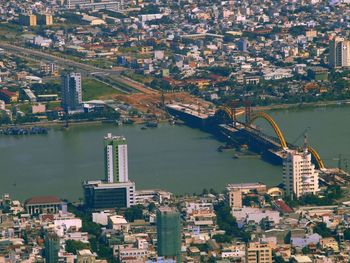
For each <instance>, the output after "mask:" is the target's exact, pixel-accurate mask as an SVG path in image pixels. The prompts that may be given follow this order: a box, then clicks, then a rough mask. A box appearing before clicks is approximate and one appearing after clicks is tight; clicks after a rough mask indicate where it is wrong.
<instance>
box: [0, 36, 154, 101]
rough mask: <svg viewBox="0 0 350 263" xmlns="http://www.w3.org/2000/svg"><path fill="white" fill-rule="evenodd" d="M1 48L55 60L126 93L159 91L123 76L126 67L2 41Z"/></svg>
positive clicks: (32, 57) (44, 59) (35, 59)
mask: <svg viewBox="0 0 350 263" xmlns="http://www.w3.org/2000/svg"><path fill="white" fill-rule="evenodd" d="M0 48H2V49H4V50H5V51H7V52H9V53H12V54H14V55H17V56H20V57H23V58H27V59H29V60H32V61H36V62H40V61H47V62H54V63H55V64H57V65H58V66H60V67H62V68H69V67H70V68H73V69H76V70H78V71H79V72H81V73H82V74H83V75H86V76H93V77H95V78H96V79H98V80H99V81H101V82H104V83H106V84H109V85H110V86H111V87H113V88H115V89H117V90H119V91H123V92H124V93H126V94H130V93H135V92H141V93H146V94H154V93H157V91H155V90H153V89H151V88H149V87H146V86H145V85H143V84H142V83H138V82H136V81H134V80H131V79H128V78H125V77H123V76H121V72H122V71H123V70H126V68H122V67H120V68H117V69H102V68H98V67H95V66H92V65H89V64H84V63H81V62H77V61H74V60H71V59H67V58H63V57H59V56H56V55H52V54H48V53H46V52H42V51H38V50H35V49H30V48H24V47H20V46H16V45H11V44H8V43H5V42H0Z"/></svg>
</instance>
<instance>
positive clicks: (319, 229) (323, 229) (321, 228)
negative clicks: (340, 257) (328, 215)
mask: <svg viewBox="0 0 350 263" xmlns="http://www.w3.org/2000/svg"><path fill="white" fill-rule="evenodd" d="M314 232H315V233H317V234H319V235H320V236H322V237H330V236H332V231H331V230H330V229H329V228H328V227H327V225H326V224H325V223H323V222H320V223H317V225H316V226H315V227H314Z"/></svg>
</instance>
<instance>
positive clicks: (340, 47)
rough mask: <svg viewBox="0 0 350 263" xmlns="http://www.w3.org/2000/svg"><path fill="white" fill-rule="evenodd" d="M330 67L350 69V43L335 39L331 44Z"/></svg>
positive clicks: (342, 39)
mask: <svg viewBox="0 0 350 263" xmlns="http://www.w3.org/2000/svg"><path fill="white" fill-rule="evenodd" d="M329 66H330V67H332V68H341V67H350V41H349V40H345V39H344V38H341V37H335V38H334V39H333V40H331V41H330V42H329Z"/></svg>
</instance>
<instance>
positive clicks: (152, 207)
mask: <svg viewBox="0 0 350 263" xmlns="http://www.w3.org/2000/svg"><path fill="white" fill-rule="evenodd" d="M147 209H148V211H149V212H153V211H154V210H155V209H156V205H155V204H154V203H153V202H152V203H150V204H149V205H148V207H147Z"/></svg>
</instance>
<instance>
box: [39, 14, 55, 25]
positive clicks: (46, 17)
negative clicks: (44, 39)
mask: <svg viewBox="0 0 350 263" xmlns="http://www.w3.org/2000/svg"><path fill="white" fill-rule="evenodd" d="M37 22H38V24H39V25H45V26H50V25H52V24H53V16H52V15H51V14H38V15H37Z"/></svg>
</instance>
